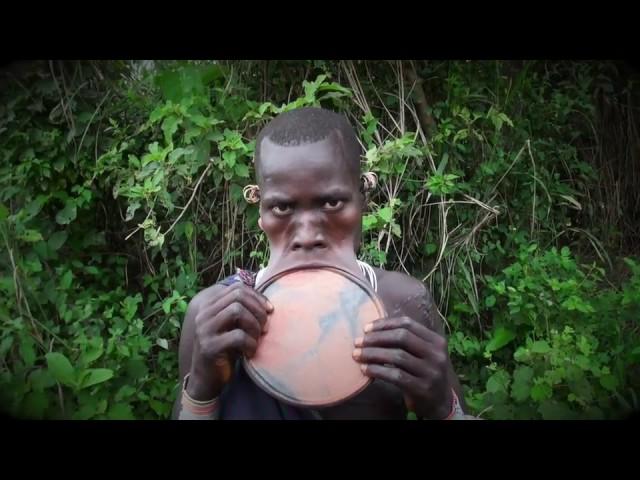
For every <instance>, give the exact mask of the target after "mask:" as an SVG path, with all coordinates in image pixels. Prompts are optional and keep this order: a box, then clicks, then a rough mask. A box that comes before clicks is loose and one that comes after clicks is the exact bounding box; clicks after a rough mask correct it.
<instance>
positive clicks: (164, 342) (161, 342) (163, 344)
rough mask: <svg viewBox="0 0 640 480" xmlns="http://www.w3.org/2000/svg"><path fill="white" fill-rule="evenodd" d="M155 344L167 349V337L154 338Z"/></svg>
mask: <svg viewBox="0 0 640 480" xmlns="http://www.w3.org/2000/svg"><path fill="white" fill-rule="evenodd" d="M156 344H157V345H158V346H159V347H162V348H164V349H165V350H169V342H167V339H166V338H158V339H157V340H156Z"/></svg>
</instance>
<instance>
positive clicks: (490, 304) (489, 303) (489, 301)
mask: <svg viewBox="0 0 640 480" xmlns="http://www.w3.org/2000/svg"><path fill="white" fill-rule="evenodd" d="M484 304H485V305H486V306H487V307H488V308H491V307H493V306H494V305H495V304H496V297H494V296H493V295H489V296H488V297H487V298H485V299H484Z"/></svg>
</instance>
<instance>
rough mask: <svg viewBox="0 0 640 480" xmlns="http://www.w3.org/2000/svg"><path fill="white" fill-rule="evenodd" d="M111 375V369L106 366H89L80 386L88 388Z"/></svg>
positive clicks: (104, 380)
mask: <svg viewBox="0 0 640 480" xmlns="http://www.w3.org/2000/svg"><path fill="white" fill-rule="evenodd" d="M112 377H113V370H110V369H108V368H90V369H89V370H87V371H86V372H85V376H83V378H82V382H81V383H80V388H88V387H92V386H93V385H97V384H99V383H103V382H106V381H107V380H109V379H110V378H112Z"/></svg>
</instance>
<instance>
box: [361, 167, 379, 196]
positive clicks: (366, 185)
mask: <svg viewBox="0 0 640 480" xmlns="http://www.w3.org/2000/svg"><path fill="white" fill-rule="evenodd" d="M360 181H361V182H362V192H363V193H368V192H370V191H372V190H374V189H375V188H376V187H377V186H378V175H376V174H375V173H374V172H364V173H363V174H362V175H360Z"/></svg>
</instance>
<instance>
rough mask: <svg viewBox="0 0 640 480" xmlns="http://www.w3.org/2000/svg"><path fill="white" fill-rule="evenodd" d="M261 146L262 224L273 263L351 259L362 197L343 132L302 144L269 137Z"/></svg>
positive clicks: (285, 264) (284, 265) (289, 264)
mask: <svg viewBox="0 0 640 480" xmlns="http://www.w3.org/2000/svg"><path fill="white" fill-rule="evenodd" d="M260 152H261V153H260V173H261V178H262V181H261V185H260V227H261V228H262V230H263V231H264V232H265V234H266V235H267V238H268V239H269V245H270V249H271V255H270V261H269V265H270V267H272V266H273V268H274V269H275V270H281V269H286V268H291V267H295V266H299V265H305V264H314V263H325V264H326V263H329V264H337V265H343V266H347V264H348V265H353V264H354V262H355V249H354V247H356V248H357V245H358V243H359V238H360V232H361V222H362V204H363V198H362V194H361V193H360V191H359V188H358V187H359V178H357V176H356V175H354V173H353V171H351V170H350V169H349V165H348V163H347V161H346V159H345V158H344V154H343V151H342V148H341V146H340V141H339V138H338V137H336V136H329V137H328V138H326V139H324V140H321V141H319V142H315V143H310V144H306V145H298V146H282V145H276V144H275V143H273V142H271V141H270V140H269V139H268V138H265V139H264V140H263V141H262V144H261V146H260ZM345 262H346V263H345Z"/></svg>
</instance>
